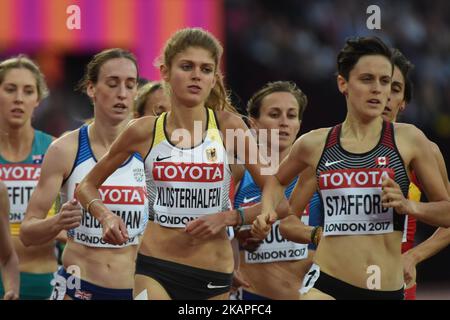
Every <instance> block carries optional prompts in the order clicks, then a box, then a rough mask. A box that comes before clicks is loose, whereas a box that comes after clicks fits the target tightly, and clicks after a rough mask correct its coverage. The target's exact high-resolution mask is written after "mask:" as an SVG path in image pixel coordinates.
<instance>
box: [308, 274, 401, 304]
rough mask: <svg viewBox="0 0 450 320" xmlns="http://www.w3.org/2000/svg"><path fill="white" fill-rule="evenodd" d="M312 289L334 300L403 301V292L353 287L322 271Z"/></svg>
mask: <svg viewBox="0 0 450 320" xmlns="http://www.w3.org/2000/svg"><path fill="white" fill-rule="evenodd" d="M314 288H316V289H317V290H320V291H322V292H323V293H326V294H328V295H330V296H332V297H333V298H335V299H336V300H404V290H403V288H401V289H400V290H395V291H380V290H370V289H364V288H359V287H355V286H353V285H351V284H348V283H347V282H344V281H341V280H339V279H336V278H334V277H332V276H330V275H329V274H326V273H325V272H323V271H320V275H319V278H318V279H317V280H316V282H315V283H314Z"/></svg>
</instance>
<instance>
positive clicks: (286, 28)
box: [0, 0, 450, 299]
mask: <svg viewBox="0 0 450 320" xmlns="http://www.w3.org/2000/svg"><path fill="white" fill-rule="evenodd" d="M74 4H75V5H77V6H78V7H79V8H80V10H81V11H80V12H81V29H80V30H69V29H68V28H67V27H66V21H67V19H68V17H69V16H70V14H68V13H67V12H66V10H67V8H68V7H69V6H70V5H74ZM374 4H375V5H378V6H379V7H380V9H381V30H368V29H367V27H366V20H367V18H368V17H369V15H368V14H367V13H366V9H367V7H368V6H369V5H374ZM187 26H198V27H203V28H205V29H207V30H209V31H210V32H212V33H213V34H214V35H216V36H217V37H218V38H219V39H220V40H221V41H222V42H223V44H224V47H225V59H224V63H223V66H222V69H223V71H224V73H225V80H226V83H227V85H228V87H229V89H230V90H231V94H232V98H233V101H234V103H235V104H236V106H237V107H238V108H239V109H240V110H243V109H244V108H245V102H246V101H247V100H248V98H249V97H250V96H251V94H252V93H253V92H254V91H255V90H257V89H258V88H259V87H261V86H262V85H263V84H264V83H266V82H267V81H274V80H291V81H295V82H296V83H297V84H298V85H299V86H300V88H302V90H303V91H304V92H305V93H306V94H307V96H308V99H309V105H308V108H307V110H306V113H305V118H304V121H303V124H302V130H301V131H302V133H304V132H307V131H309V130H311V129H314V128H318V127H325V126H331V125H333V124H335V123H338V122H340V121H343V120H344V116H345V101H344V99H343V98H342V97H341V95H340V94H339V93H338V91H337V88H336V81H335V76H334V72H335V59H336V55H337V52H338V51H339V49H340V48H341V47H342V46H343V44H344V41H345V39H346V38H347V37H349V36H361V35H377V36H379V37H381V38H382V39H383V40H385V41H386V42H387V43H388V44H389V45H391V46H395V47H398V48H399V49H401V50H402V51H403V53H404V54H405V55H406V56H407V57H408V58H409V59H410V60H411V61H412V62H413V63H414V64H415V65H416V69H415V71H414V73H413V80H414V83H415V96H414V99H413V102H412V103H411V104H410V105H409V106H408V108H407V110H406V112H405V113H404V115H403V117H402V119H401V120H402V121H405V122H410V123H413V124H415V125H416V126H417V127H419V128H420V129H422V130H423V131H424V132H425V133H426V135H427V136H428V137H429V138H430V139H431V140H433V141H435V142H436V143H437V144H438V145H439V146H440V148H441V150H442V152H443V154H444V158H445V160H446V162H447V163H449V161H450V2H448V1H446V0H431V1H422V0H413V1H411V0H408V1H406V0H397V1H383V0H378V1H375V0H370V1H366V0H362V1H357V0H338V1H331V0H283V1H275V0H0V59H4V58H7V57H9V56H11V55H15V54H18V53H25V54H27V55H29V56H30V57H31V58H33V59H35V60H36V61H37V62H38V63H39V64H40V65H41V67H42V69H43V71H44V73H45V75H46V77H47V81H48V84H49V87H50V91H51V95H50V97H49V98H47V99H46V100H44V101H43V102H42V104H41V106H40V107H39V108H38V109H37V110H36V113H35V119H34V125H35V127H36V128H39V129H41V130H44V131H47V132H49V133H51V134H53V135H56V136H58V135H60V134H61V133H63V132H64V131H66V130H72V129H75V128H76V127H78V126H79V125H80V124H81V123H82V121H83V120H85V119H87V118H88V117H90V116H91V114H92V109H91V106H90V105H89V101H88V99H87V98H86V97H84V96H83V95H82V94H80V93H78V92H74V89H73V88H74V87H75V85H76V83H77V82H78V81H79V80H80V79H81V77H82V74H83V71H84V67H85V65H86V63H87V61H88V60H89V59H90V57H91V56H92V55H93V54H94V53H96V52H98V51H100V50H102V49H104V48H108V47H124V48H128V49H130V50H131V51H133V52H134V53H135V54H136V56H137V58H138V60H139V66H140V73H141V76H142V77H144V78H146V79H149V80H157V79H159V73H158V70H157V69H156V68H155V67H154V65H153V64H154V60H155V58H157V57H158V55H159V53H160V51H161V48H162V47H163V44H164V42H165V40H166V39H167V38H168V37H169V36H170V34H172V33H173V32H174V31H175V30H177V29H179V28H183V27H187ZM325 92H326V94H324V93H325ZM433 231H434V228H433V227H429V226H425V225H423V224H419V226H418V234H417V237H416V240H417V241H418V242H420V241H423V240H424V239H425V238H427V237H428V236H429V235H431V233H432V232H433ZM418 283H419V286H418V298H419V299H420V298H422V299H450V249H446V250H444V251H442V252H441V253H439V254H438V255H436V256H435V257H433V258H431V259H430V260H428V261H426V262H424V263H423V264H421V265H419V267H418Z"/></svg>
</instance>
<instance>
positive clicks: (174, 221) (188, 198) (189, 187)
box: [144, 108, 231, 228]
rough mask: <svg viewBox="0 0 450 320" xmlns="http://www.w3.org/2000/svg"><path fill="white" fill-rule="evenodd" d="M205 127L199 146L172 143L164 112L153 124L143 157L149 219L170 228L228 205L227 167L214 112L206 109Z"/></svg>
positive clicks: (181, 226) (179, 226) (226, 208)
mask: <svg viewBox="0 0 450 320" xmlns="http://www.w3.org/2000/svg"><path fill="white" fill-rule="evenodd" d="M206 110H207V112H208V113H207V119H208V120H207V122H208V126H207V128H208V130H207V134H206V137H205V138H204V140H203V142H202V143H201V144H200V145H197V146H195V147H193V148H178V147H176V146H174V145H173V144H172V143H171V142H170V140H169V139H168V137H167V136H166V132H165V120H166V116H167V113H163V114H162V115H161V116H159V117H158V119H157V120H156V123H155V130H154V140H153V144H152V148H151V150H150V152H149V154H148V155H147V157H146V158H145V161H144V164H145V176H146V179H147V190H148V195H149V206H150V219H151V220H154V221H155V223H157V224H159V225H161V226H164V227H171V228H184V227H185V225H186V223H187V222H189V221H191V220H194V219H196V218H198V217H200V216H203V215H205V214H211V213H216V212H221V211H225V210H229V209H230V208H231V201H230V188H231V170H230V167H229V165H228V161H227V153H226V150H225V147H224V145H223V141H222V138H221V137H220V132H219V129H218V126H217V120H216V117H215V114H214V111H213V110H211V109H209V108H207V109H206Z"/></svg>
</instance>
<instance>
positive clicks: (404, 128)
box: [394, 123, 428, 143]
mask: <svg viewBox="0 0 450 320" xmlns="http://www.w3.org/2000/svg"><path fill="white" fill-rule="evenodd" d="M394 130H395V136H396V137H398V138H400V139H403V140H407V141H410V142H412V143H415V142H419V143H425V141H428V138H427V137H426V136H425V134H424V133H423V132H422V130H420V129H419V128H417V127H416V126H415V125H413V124H410V123H394ZM415 139H417V141H415Z"/></svg>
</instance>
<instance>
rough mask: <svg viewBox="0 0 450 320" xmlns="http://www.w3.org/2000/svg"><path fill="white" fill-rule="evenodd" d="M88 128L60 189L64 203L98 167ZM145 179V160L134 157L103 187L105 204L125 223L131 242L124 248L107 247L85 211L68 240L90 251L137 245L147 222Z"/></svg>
mask: <svg viewBox="0 0 450 320" xmlns="http://www.w3.org/2000/svg"><path fill="white" fill-rule="evenodd" d="M87 128H88V127H87V126H83V127H81V128H80V130H79V138H78V152H77V157H76V159H75V164H74V167H73V169H72V172H71V174H70V175H69V177H68V178H67V179H66V180H65V181H64V183H63V186H62V188H61V201H62V203H65V202H67V201H69V200H71V199H73V198H74V192H75V189H76V187H77V185H78V184H79V183H80V182H81V180H82V179H83V178H84V177H85V176H86V175H87V174H88V173H89V171H90V170H91V169H92V168H93V167H94V166H95V164H96V163H97V161H96V159H95V157H94V154H93V153H92V149H91V147H90V143H89V137H88V133H87V132H88V130H87ZM144 180H145V178H144V165H143V161H142V157H141V156H140V155H139V154H137V153H135V154H134V155H133V156H132V157H131V158H130V159H128V160H127V161H126V162H125V163H124V164H123V165H122V166H121V167H119V168H118V169H117V170H116V171H115V172H114V173H113V174H112V175H111V176H110V177H109V178H108V179H107V180H106V181H105V182H104V183H103V185H102V186H101V187H100V189H99V191H100V195H101V198H102V200H103V203H104V204H105V205H106V207H107V208H108V209H109V210H111V211H112V212H113V213H115V214H117V215H118V216H119V217H121V218H122V220H123V221H124V223H125V225H126V227H127V230H128V234H129V240H128V241H127V242H126V243H125V244H123V245H113V244H109V243H106V242H105V241H104V240H103V239H102V231H103V229H102V225H101V224H100V222H99V221H98V220H97V219H96V218H95V217H94V216H92V215H91V214H90V213H89V212H87V211H86V210H85V209H82V210H83V217H82V220H81V225H80V226H79V227H77V228H74V229H71V230H69V231H68V233H67V234H68V237H69V238H72V239H73V240H74V241H75V242H77V243H80V244H83V245H85V246H89V247H101V248H122V247H126V246H130V245H138V243H139V237H138V236H139V235H141V234H142V233H143V231H144V229H145V226H146V224H147V221H148V202H147V201H148V200H147V195H146V186H145V181H144Z"/></svg>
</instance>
